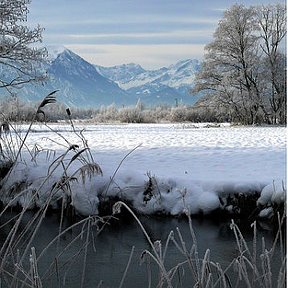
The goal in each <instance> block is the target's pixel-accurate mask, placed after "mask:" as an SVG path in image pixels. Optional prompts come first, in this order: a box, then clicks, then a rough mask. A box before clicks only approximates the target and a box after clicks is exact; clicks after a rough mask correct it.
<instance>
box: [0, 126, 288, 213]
mask: <svg viewBox="0 0 288 288" xmlns="http://www.w3.org/2000/svg"><path fill="white" fill-rule="evenodd" d="M51 127H53V129H54V130H55V131H58V133H60V134H61V136H60V135H59V134H56V133H55V132H51V131H50V130H49V129H47V127H46V126H44V125H34V126H33V133H30V134H29V136H28V139H27V142H26V143H27V145H28V147H30V148H32V147H33V145H34V144H35V143H37V145H38V151H40V153H38V154H37V157H36V158H35V159H36V162H33V161H31V160H30V159H31V155H30V154H29V153H27V151H26V152H24V153H23V157H22V158H23V159H22V161H19V163H18V164H17V165H16V166H15V167H14V170H13V171H12V173H11V174H10V177H9V179H8V181H5V182H3V183H2V184H3V187H2V201H3V202H4V203H5V204H6V203H8V202H9V201H11V199H12V198H13V197H15V196H16V195H18V196H17V197H16V198H15V200H14V201H13V202H12V203H11V205H17V204H20V205H22V206H23V205H24V206H25V205H26V206H29V207H30V208H32V207H35V206H43V205H44V203H45V202H46V201H48V200H49V203H50V205H51V206H52V207H53V206H54V207H58V206H59V200H60V199H61V198H62V197H63V196H64V199H65V201H67V202H68V204H69V205H70V204H71V205H72V206H73V207H74V208H75V209H76V211H77V213H79V214H81V215H89V214H95V213H96V214H97V213H98V206H99V201H102V200H103V199H107V197H118V198H119V199H121V200H123V201H128V202H129V203H131V205H132V206H133V208H134V209H135V210H137V211H139V212H141V213H144V214H152V213H161V214H171V215H179V214H183V213H186V212H189V213H190V214H198V213H204V214H207V213H210V212H212V211H214V210H215V209H221V210H225V211H227V212H229V211H230V212H231V213H239V209H240V208H239V207H237V205H238V204H237V203H239V201H238V202H237V201H236V200H237V199H238V200H239V199H240V198H241V201H242V202H243V201H245V197H246V196H247V195H251V196H252V197H254V198H255V197H256V200H255V201H256V202H257V203H256V204H257V205H258V208H259V210H258V211H257V213H258V216H260V217H268V216H271V215H272V208H271V207H272V206H273V204H274V203H276V204H279V203H283V202H284V201H285V197H286V128H285V127H230V126H229V125H227V124H225V125H224V124H223V125H221V127H211V126H208V125H203V124H201V125H197V124H191V125H190V124H185V125H183V124H151V125H143V124H142V125H138V124H131V125H88V126H85V127H84V126H81V125H79V126H77V127H76V130H77V131H78V132H79V131H81V130H82V129H84V131H83V135H84V136H85V139H86V140H87V143H88V146H89V148H90V149H91V153H92V155H93V158H94V160H95V162H96V163H98V164H99V165H100V167H101V169H102V172H103V175H99V174H98V175H96V174H95V173H94V174H93V173H90V172H95V171H92V170H93V169H92V170H91V171H90V172H89V169H88V168H89V167H88V166H85V167H86V168H85V169H86V170H85V171H84V170H83V169H81V167H82V168H83V165H85V163H83V162H81V161H80V160H81V159H80V157H79V159H78V158H75V159H74V160H73V161H72V162H71V159H73V156H74V155H75V154H76V153H77V151H78V152H79V151H80V150H81V148H83V142H82V140H83V139H81V137H79V135H80V134H79V135H78V136H77V134H75V133H73V132H71V127H70V126H64V125H61V126H59V125H52V126H51ZM25 129H26V128H25V126H23V127H22V130H23V132H25ZM64 138H65V139H66V140H68V141H69V143H70V144H73V145H78V146H79V148H78V150H77V151H73V150H69V151H68V152H67V153H66V152H65V151H67V149H68V147H69V143H67V142H66V141H65V140H64ZM65 147H66V148H65ZM135 147H137V149H135V151H133V152H132V153H131V154H129V153H130V152H131V151H132V150H133V149H134V148H135ZM47 149H50V150H49V153H48V152H47V151H48V150H47ZM52 151H53V153H54V152H55V155H54V154H53V153H52ZM34 152H35V150H34ZM86 152H87V151H83V152H82V153H81V154H79V155H81V157H82V156H85V153H86ZM64 154H65V155H64ZM128 154H129V155H128ZM61 155H62V156H61ZM126 156H127V157H126ZM57 157H60V158H57ZM61 157H62V158H61ZM125 157H126V158H125ZM124 158H125V159H124ZM59 159H60V160H61V163H60V165H58V164H59V163H58V162H59ZM55 160H56V161H55ZM123 160H124V161H123ZM53 161H54V162H53ZM69 163H70V164H69ZM51 164H52V165H51ZM120 164H121V165H120ZM68 166H69V167H68ZM90 168H91V167H90ZM85 173H86V174H85ZM84 174H85V175H86V177H85V178H83V179H82V176H84ZM47 175H49V177H47ZM76 178H77V179H78V180H77V181H76ZM11 187H12V188H13V189H11ZM51 189H52V192H51ZM11 191H12V192H11ZM19 192H21V193H20V194H19ZM3 193H4V194H3ZM235 195H237V196H235ZM239 197H240V198H239ZM243 197H244V198H243ZM236 198H237V199H236ZM47 199H48V200H47ZM233 199H234V200H233ZM235 199H236V200H235ZM243 199H244V200H243ZM242 205H243V204H242ZM237 209H238V210H237ZM247 216H248V215H247Z"/></svg>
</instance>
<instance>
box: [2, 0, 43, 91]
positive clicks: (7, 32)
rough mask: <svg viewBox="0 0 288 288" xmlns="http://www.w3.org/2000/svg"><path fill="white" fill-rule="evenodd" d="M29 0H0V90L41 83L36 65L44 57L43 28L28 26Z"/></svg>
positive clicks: (40, 75) (41, 75) (40, 76)
mask: <svg viewBox="0 0 288 288" xmlns="http://www.w3.org/2000/svg"><path fill="white" fill-rule="evenodd" d="M29 3H30V0H0V75H1V76H0V88H6V89H10V88H12V87H18V86H19V85H21V84H24V83H27V82H31V81H39V80H43V79H44V77H45V75H44V73H41V72H40V71H39V62H41V61H42V60H43V59H45V57H46V56H47V51H46V49H45V48H39V47H37V44H39V43H41V42H42V36H41V35H42V32H43V28H41V27H40V26H39V25H38V26H37V27H36V28H30V27H28V26H27V25H26V24H27V16H28V13H29V10H28V7H27V6H28V4H29Z"/></svg>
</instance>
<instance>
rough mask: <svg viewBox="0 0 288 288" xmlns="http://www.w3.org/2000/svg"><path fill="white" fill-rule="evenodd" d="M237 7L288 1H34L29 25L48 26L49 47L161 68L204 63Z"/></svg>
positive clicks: (107, 62) (109, 62)
mask: <svg viewBox="0 0 288 288" xmlns="http://www.w3.org/2000/svg"><path fill="white" fill-rule="evenodd" d="M235 3H238V4H244V5H246V6H250V5H266V4H273V3H285V1H283V0H279V1H273V0H270V1H269V0H242V1H231V0H81V1H79V0H49V1H47V0H32V2H31V4H30V5H29V10H30V13H29V16H28V22H29V24H30V25H32V26H35V25H37V24H39V25H40V26H41V27H43V28H45V31H44V33H43V43H44V45H47V46H48V45H55V46H62V45H64V46H65V47H66V48H68V49H71V50H72V51H74V52H75V53H77V54H79V55H80V56H81V57H83V58H84V59H85V60H87V61H89V62H91V63H93V64H98V65H102V66H114V65H120V64H124V63H137V64H140V65H141V66H142V67H143V68H145V69H157V68H160V67H163V66H165V67H167V66H169V65H171V64H173V63H176V62H177V61H180V60H184V59H188V58H191V59H199V60H201V59H202V58H203V55H204V47H205V45H206V44H208V43H209V42H211V41H212V39H213V33H214V31H215V29H216V27H217V24H218V21H219V20H221V18H222V17H223V12H224V11H225V10H226V9H228V8H229V7H231V6H232V5H233V4H235Z"/></svg>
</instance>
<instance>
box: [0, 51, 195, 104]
mask: <svg viewBox="0 0 288 288" xmlns="http://www.w3.org/2000/svg"><path fill="white" fill-rule="evenodd" d="M48 51H49V60H48V61H47V62H46V63H45V64H44V65H43V66H41V69H44V70H45V71H47V75H48V80H47V81H46V82H45V83H42V84H41V85H40V84H39V83H38V84H35V83H34V84H30V83H29V84H26V85H23V87H21V89H18V90H17V91H16V92H17V96H18V97H19V98H21V99H23V100H26V101H31V102H35V101H39V100H40V99H42V98H43V97H45V95H47V94H49V93H50V92H51V91H54V90H59V92H58V93H57V99H58V101H59V102H62V103H65V104H66V105H67V106H74V107H83V108H88V107H93V108H95V107H100V106H101V105H105V106H106V105H110V104H112V103H114V104H115V105H116V106H127V105H135V104H136V103H137V101H138V100H139V99H140V100H141V102H142V103H143V104H145V105H148V106H154V105H158V104H166V105H175V104H180V103H183V104H189V105H192V104H194V103H195V102H196V101H197V100H198V99H199V98H200V97H201V95H191V94H190V92H189V91H190V90H191V88H192V87H193V83H194V80H195V74H196V73H197V72H198V71H199V70H200V67H201V63H200V62H199V61H198V60H192V59H187V60H183V61H180V62H178V63H176V64H174V65H170V66H169V67H163V68H161V69H157V70H145V69H144V68H142V67H141V66H140V65H138V64H134V63H131V64H123V65H118V66H113V67H103V66H99V65H93V64H91V63H89V62H87V61H86V60H84V59H83V58H81V57H80V56H79V55H77V54H76V53H74V52H72V51H71V50H69V49H66V48H61V49H54V50H52V49H50V50H48ZM39 69H40V68H39ZM5 71H6V74H5V77H6V78H7V77H8V78H9V72H7V70H5ZM2 75H3V74H2ZM7 75H8V76H7ZM1 95H4V93H1Z"/></svg>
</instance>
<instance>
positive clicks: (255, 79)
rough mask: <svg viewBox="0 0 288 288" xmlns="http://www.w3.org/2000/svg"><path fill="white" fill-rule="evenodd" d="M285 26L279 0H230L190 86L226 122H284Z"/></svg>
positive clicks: (283, 7)
mask: <svg viewBox="0 0 288 288" xmlns="http://www.w3.org/2000/svg"><path fill="white" fill-rule="evenodd" d="M286 30H287V29H286V6H285V5H282V4H274V5H267V6H257V7H248V8H247V7H245V6H243V5H238V4H237V5H234V6H232V7H231V8H230V9H228V10H227V11H225V13H224V16H223V18H222V19H221V21H219V24H218V27H217V29H216V31H215V33H214V38H213V41H212V42H211V43H210V44H208V45H206V47H205V48H206V54H205V58H204V61H203V68H202V71H201V72H200V73H199V74H198V75H197V79H196V85H195V87H194V89H193V92H194V93H195V92H199V91H202V92H205V93H206V95H207V97H206V103H205V105H207V104H209V105H210V106H214V108H213V109H215V110H219V111H222V112H221V113H224V114H226V115H227V117H228V120H229V121H231V122H240V123H242V124H262V123H267V124H284V123H286V117H287V109H286V107H287V100H286V85H287V83H286V45H285V41H286V33H287V31H286Z"/></svg>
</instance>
